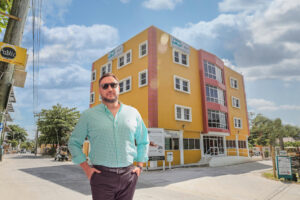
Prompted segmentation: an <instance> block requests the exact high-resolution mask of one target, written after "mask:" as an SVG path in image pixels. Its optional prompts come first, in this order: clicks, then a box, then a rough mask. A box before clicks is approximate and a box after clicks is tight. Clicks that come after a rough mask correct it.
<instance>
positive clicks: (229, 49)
mask: <svg viewBox="0 0 300 200" xmlns="http://www.w3.org/2000/svg"><path fill="white" fill-rule="evenodd" d="M31 20H32V16H31V12H30V14H29V17H28V20H27V21H28V23H27V25H26V27H25V31H24V37H23V43H22V47H25V48H27V49H28V52H29V54H30V57H29V61H28V65H27V71H28V75H27V80H26V85H25V88H15V95H16V99H17V103H15V104H14V108H15V112H14V113H12V114H11V115H12V117H13V119H14V123H16V124H19V125H20V126H22V127H24V128H25V129H26V130H27V131H28V132H29V134H30V137H31V138H33V137H34V132H35V123H34V119H33V110H35V111H38V110H40V109H41V108H50V107H51V106H52V105H55V104H56V103H61V104H62V105H63V106H68V107H78V110H80V111H83V110H84V109H87V108H88V105H89V83H90V74H91V66H92V62H93V61H95V60H96V59H98V58H100V57H101V56H103V55H104V54H105V53H107V52H108V51H109V50H111V49H113V48H114V47H116V46H117V45H118V44H121V43H123V42H125V41H127V40H128V39H130V38H131V37H133V36H135V35H136V34H138V33H139V32H141V31H142V30H144V29H146V28H147V27H149V26H151V25H154V26H156V27H158V28H160V29H162V30H164V31H166V32H168V33H170V34H172V35H174V36H176V37H177V38H179V39H181V40H183V41H185V42H186V43H188V44H189V45H191V46H193V47H194V48H196V49H204V50H206V51H209V52H211V53H213V54H215V55H217V56H218V57H219V58H221V59H223V60H224V62H225V64H226V65H227V66H229V67H231V68H233V69H234V70H236V71H238V72H240V73H242V74H243V75H244V78H245V84H246V96H247V103H248V111H251V112H254V113H262V114H263V115H265V116H267V117H269V118H271V119H275V118H277V117H279V118H281V119H282V120H283V122H284V123H285V124H292V125H297V126H300V117H299V111H300V92H299V91H300V86H299V82H300V1H295V0H252V1H249V0H220V1H217V0H215V1H212V0H89V1H84V3H83V1H79V0H51V1H50V0H47V1H43V9H42V19H41V20H40V22H41V49H40V70H39V75H38V79H37V76H36V84H37V86H38V95H39V96H38V98H39V103H38V104H35V107H34V105H33V94H32V82H33V81H32V77H33V76H32V53H31V51H32V30H31ZM2 37H3V35H0V38H2Z"/></svg>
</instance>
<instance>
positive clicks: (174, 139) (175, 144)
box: [172, 138, 179, 150]
mask: <svg viewBox="0 0 300 200" xmlns="http://www.w3.org/2000/svg"><path fill="white" fill-rule="evenodd" d="M172 146H173V150H179V139H178V138H173V142H172Z"/></svg>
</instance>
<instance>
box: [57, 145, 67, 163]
mask: <svg viewBox="0 0 300 200" xmlns="http://www.w3.org/2000/svg"><path fill="white" fill-rule="evenodd" d="M54 160H58V161H64V160H69V156H68V147H66V146H61V147H58V148H57V150H56V155H55V157H54Z"/></svg>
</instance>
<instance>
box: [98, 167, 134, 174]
mask: <svg viewBox="0 0 300 200" xmlns="http://www.w3.org/2000/svg"><path fill="white" fill-rule="evenodd" d="M93 167H94V168H96V169H98V170H100V171H104V172H111V173H116V174H124V173H125V172H128V171H129V170H130V169H132V168H133V165H129V166H127V167H105V166H102V165H93Z"/></svg>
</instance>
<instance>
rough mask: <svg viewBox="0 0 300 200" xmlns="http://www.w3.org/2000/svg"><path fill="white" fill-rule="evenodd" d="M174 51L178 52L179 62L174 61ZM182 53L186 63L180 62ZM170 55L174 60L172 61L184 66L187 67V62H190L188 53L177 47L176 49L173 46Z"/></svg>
mask: <svg viewBox="0 0 300 200" xmlns="http://www.w3.org/2000/svg"><path fill="white" fill-rule="evenodd" d="M175 51H177V52H178V56H179V62H176V61H175V56H174V54H175ZM182 54H184V55H186V64H183V63H182ZM172 57H173V62H174V63H176V64H179V65H183V66H185V67H189V64H190V62H189V60H190V59H189V54H187V53H184V52H182V51H180V50H178V49H176V48H173V51H172Z"/></svg>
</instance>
